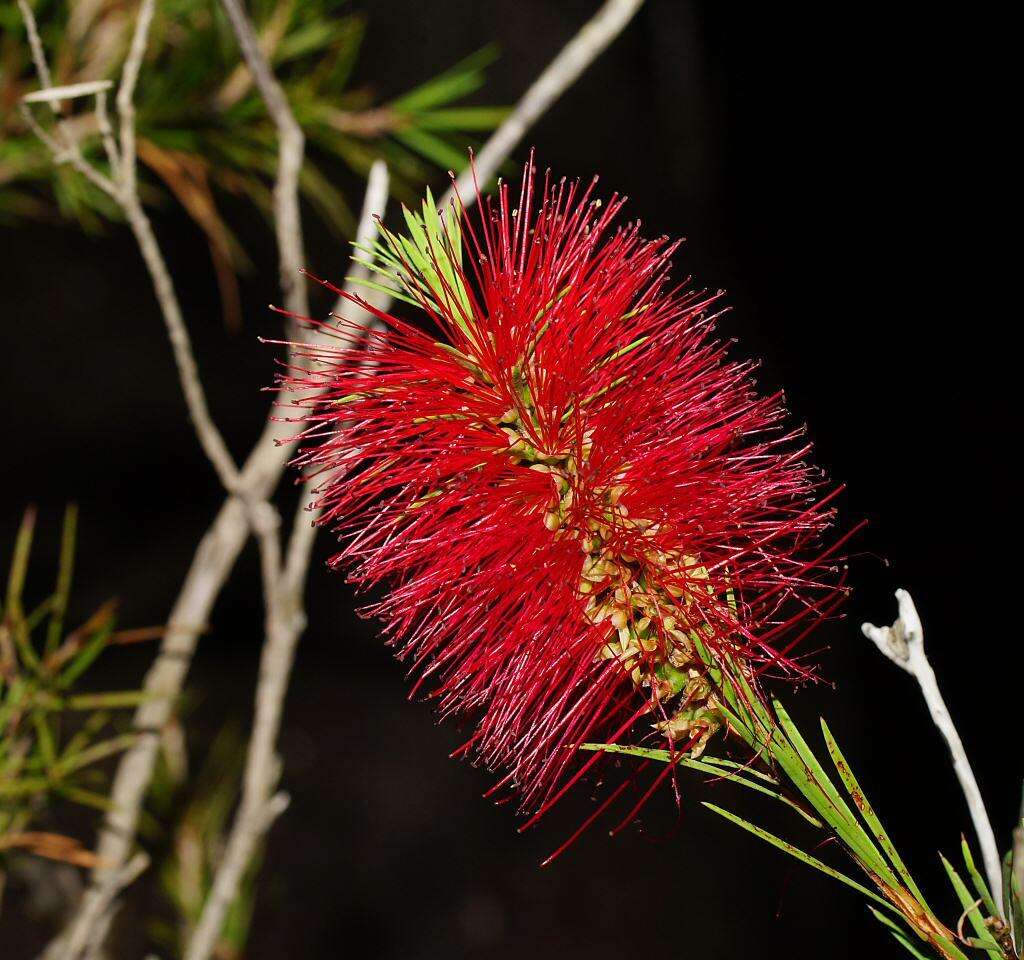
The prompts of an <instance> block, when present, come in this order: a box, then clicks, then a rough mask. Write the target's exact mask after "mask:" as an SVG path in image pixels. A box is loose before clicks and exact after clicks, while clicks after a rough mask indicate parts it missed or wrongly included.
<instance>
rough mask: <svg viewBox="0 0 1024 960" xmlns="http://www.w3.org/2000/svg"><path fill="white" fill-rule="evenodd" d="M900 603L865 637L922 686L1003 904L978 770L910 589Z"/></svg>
mask: <svg viewBox="0 0 1024 960" xmlns="http://www.w3.org/2000/svg"><path fill="white" fill-rule="evenodd" d="M896 601H897V603H898V604H899V617H898V618H897V620H896V622H895V623H894V624H893V625H892V626H891V627H876V626H875V625H874V624H871V623H865V624H862V625H861V630H862V631H863V633H864V636H866V637H867V638H868V639H869V640H870V641H871V642H872V643H874V645H875V646H876V647H878V649H879V650H881V651H882V653H884V654H885V655H886V657H888V658H889V659H890V660H891V661H892V662H893V663H895V664H896V665H897V666H898V667H901V668H902V669H904V670H906V671H907V673H909V674H910V675H911V676H912V677H914V679H915V680H917V682H918V685H919V686H920V687H921V693H922V694H923V695H924V701H925V703H926V704H927V705H928V710H929V712H930V713H931V717H932V722H933V723H934V724H935V726H936V727H938V729H939V733H941V734H942V736H943V739H944V740H945V741H946V745H947V746H948V747H949V752H950V754H951V756H952V759H953V770H954V771H955V772H956V776H957V780H959V781H960V789H961V790H962V791H963V794H964V799H965V800H966V801H967V808H968V810H969V811H970V814H971V820H972V821H973V823H974V831H975V833H976V834H977V835H978V843H979V844H980V845H981V855H982V861H983V862H984V865H985V877H986V879H987V880H988V885H989V889H990V891H991V892H992V897H993V899H994V900H995V902H996V904H997V905H1001V904H1002V902H1003V895H1002V890H1003V875H1002V870H1001V868H1000V862H999V848H998V847H997V846H996V840H995V836H994V834H993V833H992V824H991V823H990V822H989V818H988V812H987V811H986V810H985V801H984V799H983V798H982V795H981V790H979V789H978V782H977V780H975V778H974V771H973V770H972V769H971V762H970V760H968V759H967V751H966V750H964V745H963V742H962V741H961V740H960V734H959V733H957V730H956V726H955V725H954V724H953V719H952V717H950V715H949V710H948V709H947V708H946V701H945V700H944V699H943V698H942V691H941V690H939V682H938V680H937V679H936V677H935V671H934V670H933V669H932V665H931V663H929V661H928V656H927V655H926V654H925V652H924V628H923V627H922V626H921V618H920V616H919V615H918V612H917V607H916V606H915V605H914V600H913V598H912V597H911V596H910V594H909V593H908V592H907V591H906V590H897V591H896Z"/></svg>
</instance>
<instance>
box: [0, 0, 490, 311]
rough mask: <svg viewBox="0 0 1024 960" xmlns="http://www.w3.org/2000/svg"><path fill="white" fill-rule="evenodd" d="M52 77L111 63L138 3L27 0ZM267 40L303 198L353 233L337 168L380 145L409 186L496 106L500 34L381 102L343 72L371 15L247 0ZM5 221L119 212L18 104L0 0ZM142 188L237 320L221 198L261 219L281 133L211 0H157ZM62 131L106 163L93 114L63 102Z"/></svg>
mask: <svg viewBox="0 0 1024 960" xmlns="http://www.w3.org/2000/svg"><path fill="white" fill-rule="evenodd" d="M30 5H31V6H32V7H33V9H34V12H35V15H36V19H37V21H38V23H39V28H40V34H41V38H42V41H43V46H44V48H45V49H46V51H47V53H48V56H49V59H50V67H51V71H52V74H53V78H52V79H53V84H54V85H57V86H63V85H66V84H73V83H80V82H85V81H92V80H104V79H116V78H117V77H118V76H119V73H120V68H121V64H122V62H123V59H124V56H125V54H126V51H127V46H128V43H129V40H130V36H131V28H132V24H133V22H134V15H135V4H134V3H130V2H129V3H126V2H124V0H70V2H68V0H32V2H31V3H30ZM249 8H250V13H251V16H252V17H253V21H254V23H255V25H256V28H257V31H258V34H259V38H260V43H261V45H262V47H263V50H264V52H265V54H266V55H267V56H268V58H269V59H270V62H271V65H272V66H273V68H274V70H275V72H276V74H277V76H278V78H279V79H280V81H281V83H282V84H283V86H284V89H285V92H286V94H287V95H288V99H289V102H290V103H291V105H292V108H293V110H294V113H295V117H296V119H297V120H298V122H299V124H300V126H301V127H302V129H303V130H304V131H305V134H306V140H307V150H306V161H305V165H304V167H303V170H302V176H301V182H300V187H301V191H302V196H303V199H304V200H305V201H306V202H307V203H308V205H309V207H310V208H311V210H313V211H315V213H316V215H317V217H318V219H319V220H320V221H322V223H323V224H325V225H326V227H327V228H328V229H329V230H330V231H331V232H332V233H334V234H335V235H337V236H341V237H346V238H348V237H351V236H352V235H353V233H354V231H355V226H356V218H357V217H358V205H359V200H358V198H357V199H355V200H354V201H353V200H352V198H350V197H348V196H346V195H345V193H344V192H343V191H342V190H341V189H340V188H339V187H338V186H337V175H338V174H339V173H340V172H342V171H349V172H352V173H355V174H357V175H358V176H360V177H363V176H365V175H366V174H367V173H368V171H369V169H370V166H371V164H372V163H373V162H374V161H375V160H377V159H384V160H385V161H386V162H387V164H388V168H389V171H390V174H391V189H392V193H393V195H394V196H395V197H396V198H398V199H400V200H403V201H405V202H412V201H413V200H415V199H416V198H418V197H419V196H420V194H421V189H422V185H423V183H424V182H425V181H426V180H427V179H428V178H429V177H430V176H431V175H432V174H434V173H436V171H437V169H438V168H440V169H441V170H447V169H448V168H454V167H461V166H462V164H463V161H464V158H465V155H466V154H465V151H466V148H467V146H468V145H471V144H472V143H473V142H474V138H475V137H476V136H478V135H480V134H482V133H485V132H486V131H488V130H490V129H492V128H493V127H495V126H496V125H497V124H498V123H500V122H501V120H502V119H503V117H504V116H505V114H506V112H507V111H506V110H505V108H502V107H494V106H481V105H468V104H467V102H466V100H467V98H469V97H471V96H472V95H473V94H474V93H476V92H477V91H478V90H479V89H480V88H481V87H482V86H483V84H484V82H485V79H486V69H487V67H488V66H489V65H490V64H491V63H492V62H493V61H494V60H495V58H496V56H497V49H496V47H494V46H493V45H488V46H485V47H483V48H481V49H479V50H478V51H476V52H475V53H473V54H471V55H470V56H468V57H466V58H465V59H463V60H461V61H459V62H457V63H455V64H454V65H452V66H450V67H449V68H448V69H446V70H444V71H443V72H442V73H440V74H438V75H436V76H434V77H433V78H431V79H429V80H427V81H426V82H424V83H421V84H419V85H417V86H415V87H413V88H412V89H411V90H409V91H407V92H406V93H404V94H402V95H399V96H397V97H394V98H392V99H390V100H388V101H386V102H382V101H380V100H379V99H378V98H377V97H376V96H375V95H374V93H373V91H372V89H370V88H369V87H366V86H355V85H353V83H352V78H353V70H354V68H355V66H356V64H357V61H358V58H359V55H360V49H361V46H362V42H363V38H364V35H365V33H366V30H367V19H366V17H365V16H364V15H363V14H362V13H360V12H355V11H352V10H351V9H349V4H348V3H347V2H346V0H255V2H253V3H251V4H249ZM0 31H2V39H0V223H2V224H4V225H6V226H11V225H16V224H17V223H18V222H21V221H25V220H30V219H36V220H38V219H44V218H52V217H55V216H63V217H65V218H69V219H71V220H73V221H75V222H76V223H77V224H78V225H79V226H80V227H82V228H83V229H85V230H88V231H95V230H99V229H102V228H103V226H104V225H105V224H106V223H107V222H109V221H110V220H114V219H117V218H118V216H119V214H118V211H117V210H116V208H115V206H114V204H113V203H112V202H111V200H110V198H109V197H107V196H105V195H104V194H103V193H102V192H101V191H99V190H97V189H96V188H95V187H94V186H93V185H92V184H90V183H89V182H88V181H86V180H85V179H84V178H83V177H81V176H80V175H79V174H78V173H76V172H75V171H74V170H72V169H71V168H70V167H68V166H56V167H55V166H54V165H53V163H52V162H51V160H50V157H49V155H48V153H47V151H46V149H45V147H43V145H42V144H40V143H39V141H38V140H37V139H36V138H35V137H34V136H33V134H32V133H31V131H30V130H28V128H27V127H26V125H25V122H24V120H23V118H22V116H21V114H20V112H19V111H18V109H17V104H18V100H19V98H20V97H21V96H23V95H24V94H25V93H28V92H30V91H31V90H34V89H36V88H37V87H38V85H39V84H38V79H37V78H36V76H35V71H34V69H33V66H32V62H31V57H30V51H29V45H28V43H27V42H26V37H25V30H24V25H23V23H22V19H21V15H20V12H19V10H18V6H17V4H15V3H9V4H5V5H4V6H3V7H2V9H0ZM136 102H137V125H138V150H139V159H140V161H141V164H142V168H143V171H144V173H143V175H142V181H141V183H140V192H141V195H142V198H143V201H144V202H145V203H147V204H149V205H159V204H166V203H169V202H176V203H179V204H180V205H181V206H182V207H183V208H184V209H185V211H187V213H188V215H189V216H190V217H191V218H192V220H193V221H194V222H195V224H196V225H197V226H198V227H199V229H200V230H201V231H202V233H203V235H204V236H205V239H206V242H207V244H208V245H209V250H210V257H211V260H212V262H213V265H214V268H215V271H216V275H217V282H218V287H219V291H220V298H221V304H222V307H223V311H224V318H225V322H226V323H227V325H228V326H229V327H230V328H233V329H237V328H238V326H239V325H240V322H241V315H240V314H241V308H240V299H239V290H238V282H237V275H238V273H239V272H244V271H247V270H250V269H252V266H253V265H252V263H251V262H250V260H249V258H248V257H247V255H246V250H245V244H244V243H242V242H240V240H239V238H238V236H237V234H236V231H235V230H234V229H233V228H232V225H231V223H230V222H229V218H228V217H226V216H225V214H224V210H225V200H226V199H227V198H233V199H240V200H242V201H243V202H247V203H251V204H253V205H254V206H255V207H256V208H257V209H258V210H259V211H260V213H261V214H262V215H264V216H265V217H266V218H267V220H268V227H269V218H270V215H271V210H272V186H273V178H274V172H275V170H276V166H277V138H276V134H275V131H274V127H273V124H272V123H271V121H270V119H269V117H268V116H267V114H266V110H265V109H264V106H263V102H262V100H261V99H260V97H259V95H258V93H257V92H256V90H255V89H254V86H253V83H252V78H251V75H250V73H249V70H248V68H247V67H246V66H245V64H244V63H243V62H242V60H241V55H240V53H239V51H238V45H237V43H236V42H235V39H234V37H233V35H232V33H231V29H230V25H229V24H228V22H227V19H226V17H225V15H224V12H223V10H222V9H221V7H220V5H219V4H218V3H217V2H216V0H166V2H162V3H160V4H159V5H158V7H157V12H156V19H155V21H154V24H153V28H152V31H151V35H150V43H149V47H148V51H147V54H146V60H145V62H144V64H143V69H142V73H141V77H140V80H139V87H138V91H137V95H136ZM60 116H61V119H62V121H63V123H64V128H65V134H66V135H67V136H69V137H70V138H71V139H73V140H74V141H75V142H77V143H79V144H80V145H81V148H82V150H83V152H85V153H86V154H87V156H88V157H89V159H90V160H91V161H92V162H94V163H95V164H97V165H98V166H100V167H101V168H103V167H105V165H106V164H105V160H104V158H103V156H102V150H101V149H100V141H99V136H98V129H97V123H96V118H95V115H94V114H93V113H92V112H91V111H90V112H89V113H88V114H85V113H83V114H80V115H76V114H74V113H73V112H72V111H71V110H70V102H65V103H63V104H62V105H61V107H60Z"/></svg>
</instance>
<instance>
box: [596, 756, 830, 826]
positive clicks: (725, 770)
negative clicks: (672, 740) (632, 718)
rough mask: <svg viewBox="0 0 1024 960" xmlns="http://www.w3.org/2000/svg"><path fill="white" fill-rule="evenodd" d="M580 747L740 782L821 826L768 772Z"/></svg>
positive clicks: (710, 760)
mask: <svg viewBox="0 0 1024 960" xmlns="http://www.w3.org/2000/svg"><path fill="white" fill-rule="evenodd" d="M580 750H602V751H604V752H605V753H617V754H622V755H625V756H632V757H642V758H645V759H647V760H654V761H657V762H659V763H669V762H675V763H676V764H677V765H678V766H680V767H686V768H687V769H689V770H696V771H698V772H700V773H707V774H710V775H711V776H714V777H717V778H719V779H721V780H728V781H729V782H730V783H738V784H740V785H741V786H744V787H746V788H747V789H748V790H753V791H754V792H755V793H762V794H764V795H765V796H768V797H773V798H774V799H776V800H778V801H780V802H781V803H784V804H786V806H787V807H790V808H791V809H792V810H795V811H796V812H797V813H798V814H800V816H801V817H803V818H804V819H805V820H806V821H807V822H808V823H810V824H811V825H812V826H814V827H819V828H820V827H821V826H822V823H821V821H820V820H818V819H817V818H816V817H814V816H812V815H811V814H810V813H808V812H807V811H806V810H804V809H803V807H801V806H799V804H796V803H794V802H793V801H792V800H791V799H790V798H789V797H787V796H786V795H785V794H784V793H782V790H781V787H780V785H779V783H778V781H776V780H773V779H772V778H771V777H769V776H768V775H767V774H764V773H761V772H760V771H758V770H754V769H752V768H750V767H744V766H742V765H741V764H738V763H735V762H734V761H732V760H721V759H719V758H717V757H709V756H707V754H704V755H703V756H701V757H700V759H694V758H692V757H687V756H685V755H680V754H676V755H675V756H674V757H673V755H672V753H671V751H669V750H653V749H648V748H646V747H628V746H621V745H619V744H615V743H583V744H580ZM744 774H749V775H750V776H752V777H756V778H759V779H760V780H761V781H763V782H761V783H758V782H757V780H752V779H750V778H749V777H748V776H745V775H744ZM766 784H767V785H766Z"/></svg>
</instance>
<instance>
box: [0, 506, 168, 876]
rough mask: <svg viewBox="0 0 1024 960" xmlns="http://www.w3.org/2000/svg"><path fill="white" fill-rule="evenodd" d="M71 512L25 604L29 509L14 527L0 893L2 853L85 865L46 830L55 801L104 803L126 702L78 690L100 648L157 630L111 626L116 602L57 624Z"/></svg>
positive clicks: (6, 616) (0, 734)
mask: <svg viewBox="0 0 1024 960" xmlns="http://www.w3.org/2000/svg"><path fill="white" fill-rule="evenodd" d="M76 524H77V512H76V510H75V508H74V507H69V508H68V510H67V513H66V515H65V518H64V529H63V537H62V543H61V550H60V562H59V565H58V568H57V571H56V576H55V577H54V587H53V591H52V592H51V593H50V594H49V595H48V596H46V597H44V598H42V599H41V600H38V601H33V602H32V603H31V604H27V603H26V598H25V595H24V594H25V581H26V575H27V572H28V567H29V559H30V554H31V550H32V539H33V531H34V527H35V512H34V511H33V510H28V511H27V512H26V513H25V516H24V519H23V521H22V524H21V528H20V530H19V531H18V536H17V540H16V541H15V545H14V550H13V554H12V557H11V563H10V573H9V575H8V578H7V591H6V595H5V598H4V602H3V609H2V617H0V894H2V889H3V878H4V876H5V874H6V873H7V872H8V869H9V867H10V863H11V859H12V858H17V857H18V856H19V855H24V854H26V853H28V854H32V855H36V856H40V857H44V858H47V859H50V860H55V861H62V862H65V863H70V864H73V865H75V866H81V867H90V866H92V865H93V864H94V863H95V858H94V856H93V854H92V853H90V852H89V851H88V850H87V849H85V848H83V847H82V846H81V844H80V843H79V842H78V841H77V840H75V839H72V838H71V837H67V836H64V835H63V834H62V833H59V832H55V824H57V823H59V821H60V818H59V815H58V812H57V810H56V808H57V807H58V806H59V805H60V803H61V802H62V801H66V802H70V803H72V804H79V805H82V806H84V807H87V808H93V809H96V810H101V811H103V810H106V809H107V806H108V801H107V797H106V787H107V776H106V770H105V768H104V761H107V760H109V759H110V758H111V757H114V756H116V755H117V754H119V753H121V752H122V751H123V750H125V749H127V748H128V747H129V746H130V745H131V743H132V740H133V735H132V734H131V733H128V732H124V729H123V727H124V726H125V723H124V721H125V720H126V719H127V709H126V708H130V707H134V706H136V705H137V704H138V703H139V702H140V699H141V697H142V694H141V693H139V692H138V691H134V690H122V691H112V692H111V691H108V692H91V691H90V692H84V693H83V692H79V690H78V688H79V685H80V684H82V682H83V681H84V680H85V675H86V674H87V672H88V671H89V670H90V668H91V667H92V666H93V664H94V663H95V662H96V660H97V659H98V658H99V657H100V655H101V654H103V653H104V652H105V651H106V650H107V649H108V648H110V647H112V646H118V645H122V644H127V643H135V642H139V641H145V640H150V639H154V638H155V637H157V636H159V635H160V630H159V628H149V629H142V630H117V629H115V613H116V607H117V605H116V601H113V600H111V601H108V602H106V603H104V604H102V605H101V606H100V607H99V609H98V610H96V611H95V612H94V613H93V614H92V615H91V616H90V617H89V618H88V619H87V620H86V621H85V622H84V623H83V624H81V625H80V626H78V627H76V628H75V629H72V630H66V628H65V614H66V612H67V609H68V598H69V595H70V591H71V583H72V573H73V569H74V557H75V529H76Z"/></svg>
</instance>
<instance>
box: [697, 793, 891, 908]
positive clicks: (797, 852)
mask: <svg viewBox="0 0 1024 960" xmlns="http://www.w3.org/2000/svg"><path fill="white" fill-rule="evenodd" d="M702 805H703V806H705V807H707V808H708V809H709V810H713V811H714V812H715V813H717V814H719V816H722V817H725V819H726V820H730V821H732V822H733V823H735V824H736V825H737V826H739V827H742V828H743V829H744V830H747V831H748V832H750V833H752V834H754V836H755V837H760V838H761V839H762V840H764V841H766V842H767V843H770V844H771V845H772V846H773V847H777V848H778V849H779V850H782V851H783V852H784V853H788V854H789V855H790V856H791V857H795V858H796V859H797V860H799V861H800V862H801V863H806V864H807V865H808V866H809V867H814V869H815V870H820V871H821V872H822V873H824V874H825V875H826V876H829V877H832V878H833V879H834V880H838V881H839V882H840V883H844V884H846V886H848V887H851V888H852V889H854V890H856V891H857V892H858V893H860V894H862V895H863V896H865V897H867V898H868V899H869V900H873V901H875V902H876V903H880V904H881V905H882V906H883V907H885V908H886V909H888V910H892V911H893V912H897V913H898V911H897V910H896V908H895V907H894V906H893V905H892V904H891V903H889V901H888V900H885V899H883V898H882V897H880V896H879V895H878V894H877V893H875V892H874V891H873V890H869V889H868V888H867V887H865V886H863V885H862V884H860V883H858V882H857V881H856V880H853V879H851V878H850V877H848V876H846V874H844V873H840V872H839V871H838V870H834V869H833V868H832V867H830V866H829V865H828V864H827V863H823V862H822V861H821V860H819V859H818V858H817V857H812V856H811V855H810V854H809V853H804V851H803V850H801V849H800V848H799V847H795V846H793V844H791V843H787V842H786V841H785V840H780V839H779V838H778V837H777V836H775V834H773V833H769V832H768V831H767V830H762V829H761V827H756V826H754V824H752V823H748V822H747V821H746V820H744V819H742V817H737V816H736V815H735V814H734V813H730V812H729V811H728V810H723V809H722V808H721V807H718V806H715V804H713V803H708V802H707V801H702Z"/></svg>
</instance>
